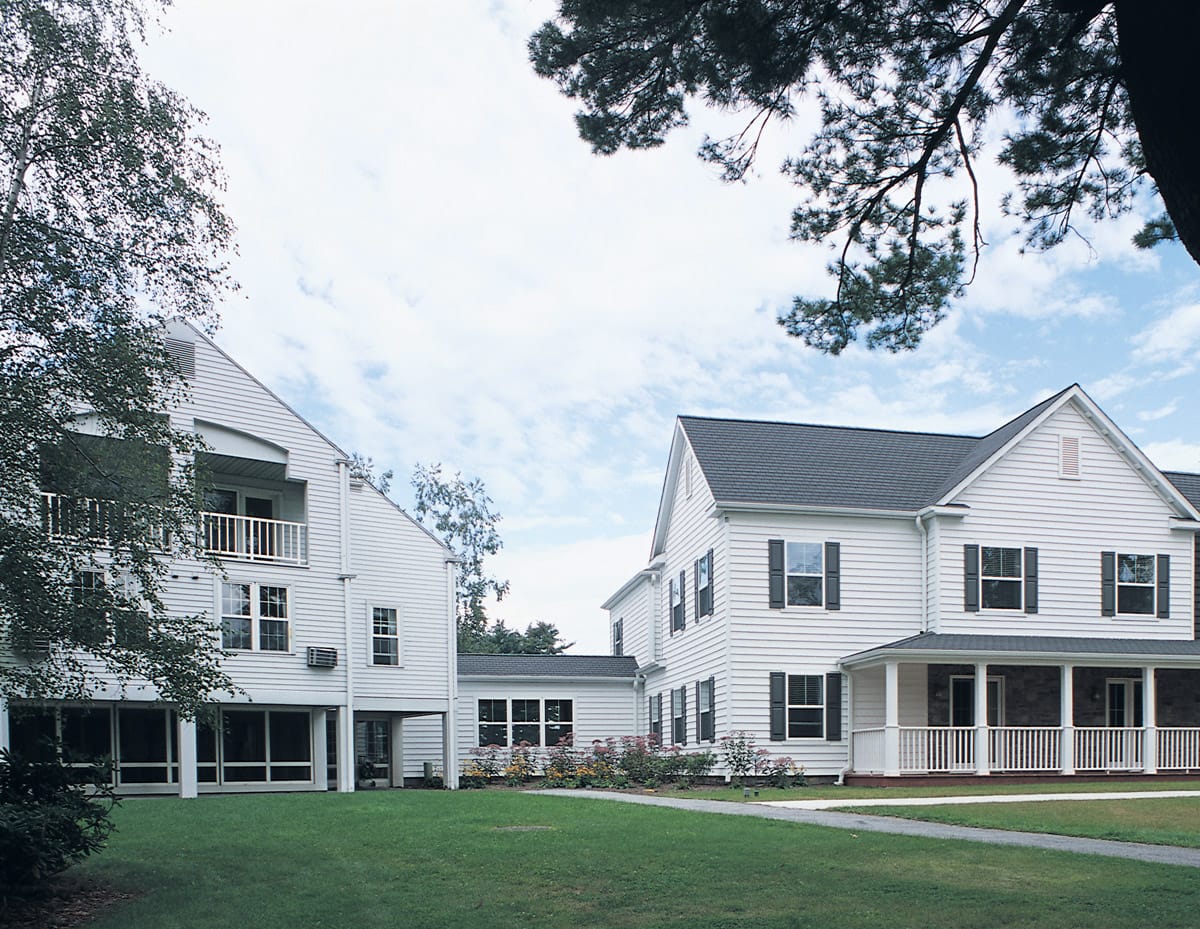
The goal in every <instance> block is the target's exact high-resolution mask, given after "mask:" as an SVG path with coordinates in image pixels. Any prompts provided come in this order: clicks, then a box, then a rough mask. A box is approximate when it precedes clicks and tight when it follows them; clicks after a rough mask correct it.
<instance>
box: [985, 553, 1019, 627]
mask: <svg viewBox="0 0 1200 929" xmlns="http://www.w3.org/2000/svg"><path fill="white" fill-rule="evenodd" d="M985 548H998V549H1006V548H1007V549H1013V550H1014V551H1016V553H1017V567H1018V568H1019V569H1020V572H1021V573H1020V574H1018V575H1017V576H1016V577H1000V576H999V575H995V574H984V573H983V550H984V549H985ZM984 581H1013V582H1015V583H1016V585H1017V591H1018V599H1019V601H1020V603H1019V604H1018V605H1017V606H1015V607H1007V606H986V605H984V602H983V584H984ZM979 612H980V613H996V614H997V615H1000V616H1024V615H1025V546H1024V545H1012V544H1007V545H986V544H984V543H983V542H980V543H979Z"/></svg>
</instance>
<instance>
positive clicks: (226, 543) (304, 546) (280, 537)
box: [201, 513, 308, 565]
mask: <svg viewBox="0 0 1200 929" xmlns="http://www.w3.org/2000/svg"><path fill="white" fill-rule="evenodd" d="M201 516H202V519H203V532H204V548H205V550H206V551H209V552H211V553H212V554H214V555H218V556H220V557H222V558H238V559H241V560H244V561H272V562H276V563H283V564H295V565H304V564H308V526H307V525H306V524H305V523H295V522H287V521H285V520H282V519H260V518H259V517H257V516H233V515H230V514H227V513H203V514H201Z"/></svg>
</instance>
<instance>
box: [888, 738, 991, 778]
mask: <svg viewBox="0 0 1200 929" xmlns="http://www.w3.org/2000/svg"><path fill="white" fill-rule="evenodd" d="M974 770H975V730H974V728H972V727H968V726H901V727H900V773H901V774H934V773H946V772H965V771H974Z"/></svg>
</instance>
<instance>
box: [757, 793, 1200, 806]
mask: <svg viewBox="0 0 1200 929" xmlns="http://www.w3.org/2000/svg"><path fill="white" fill-rule="evenodd" d="M1172 797H1200V790H1117V791H1101V792H1093V793H1078V794H1073V793H1060V794H991V795H981V794H972V795H968V796H955V797H870V798H865V799H861V800H848V799H845V798H842V799H839V800H759V801H757V802H758V803H761V804H762V805H764V806H777V807H781V808H783V809H785V810H832V809H838V808H839V807H855V808H857V807H867V806H949V805H953V804H958V803H1036V802H1038V801H1045V800H1161V799H1164V798H1172Z"/></svg>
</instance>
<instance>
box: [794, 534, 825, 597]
mask: <svg viewBox="0 0 1200 929" xmlns="http://www.w3.org/2000/svg"><path fill="white" fill-rule="evenodd" d="M823 549H824V546H823V545H822V544H821V543H820V542H788V543H787V602H788V606H823V605H824V604H825V571H824V567H823V558H822V556H823Z"/></svg>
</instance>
